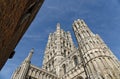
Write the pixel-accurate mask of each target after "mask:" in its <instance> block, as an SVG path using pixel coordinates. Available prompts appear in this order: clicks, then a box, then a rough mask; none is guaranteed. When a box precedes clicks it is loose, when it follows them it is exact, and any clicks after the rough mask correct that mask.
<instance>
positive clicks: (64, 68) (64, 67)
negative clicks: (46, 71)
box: [62, 64, 66, 74]
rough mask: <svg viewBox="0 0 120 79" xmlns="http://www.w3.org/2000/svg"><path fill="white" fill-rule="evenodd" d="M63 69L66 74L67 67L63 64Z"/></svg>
mask: <svg viewBox="0 0 120 79" xmlns="http://www.w3.org/2000/svg"><path fill="white" fill-rule="evenodd" d="M62 67H63V71H64V74H65V73H66V65H65V64H63V65H62Z"/></svg>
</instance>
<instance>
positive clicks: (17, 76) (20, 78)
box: [12, 49, 34, 79]
mask: <svg viewBox="0 0 120 79" xmlns="http://www.w3.org/2000/svg"><path fill="white" fill-rule="evenodd" d="M33 52H34V49H31V51H30V53H29V54H28V56H27V57H26V58H25V60H24V61H23V62H22V64H21V66H20V67H19V68H18V69H17V70H16V71H15V73H14V74H13V76H12V79H26V78H25V77H26V74H27V72H28V69H29V66H30V63H31V58H32V55H33Z"/></svg>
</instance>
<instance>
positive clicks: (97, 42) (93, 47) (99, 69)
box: [73, 19, 120, 79]
mask: <svg viewBox="0 0 120 79" xmlns="http://www.w3.org/2000/svg"><path fill="white" fill-rule="evenodd" d="M73 29H74V33H75V36H76V38H77V42H78V45H79V51H80V54H81V59H82V61H83V66H84V69H85V71H86V74H87V78H88V79H119V78H120V64H119V61H118V59H117V58H116V57H115V55H113V53H112V52H111V50H110V49H109V48H108V47H107V45H106V44H105V43H104V41H103V40H102V39H101V38H100V36H99V35H98V34H93V33H92V31H91V30H90V29H89V28H88V27H87V25H86V24H85V22H84V21H83V20H80V19H78V20H77V21H74V23H73Z"/></svg>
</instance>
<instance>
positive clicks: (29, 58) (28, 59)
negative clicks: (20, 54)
mask: <svg viewBox="0 0 120 79" xmlns="http://www.w3.org/2000/svg"><path fill="white" fill-rule="evenodd" d="M33 52H34V48H32V49H31V50H30V53H29V54H28V57H27V58H26V59H25V60H26V61H30V60H31V58H32V55H33Z"/></svg>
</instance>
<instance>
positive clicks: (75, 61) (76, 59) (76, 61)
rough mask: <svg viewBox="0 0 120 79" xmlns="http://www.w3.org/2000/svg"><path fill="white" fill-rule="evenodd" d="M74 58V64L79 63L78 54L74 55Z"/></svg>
mask: <svg viewBox="0 0 120 79" xmlns="http://www.w3.org/2000/svg"><path fill="white" fill-rule="evenodd" d="M73 60H74V65H75V66H76V65H78V58H77V56H76V55H75V56H74V57H73Z"/></svg>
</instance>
